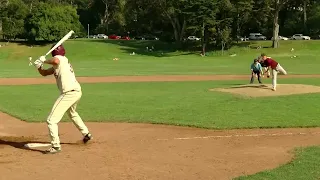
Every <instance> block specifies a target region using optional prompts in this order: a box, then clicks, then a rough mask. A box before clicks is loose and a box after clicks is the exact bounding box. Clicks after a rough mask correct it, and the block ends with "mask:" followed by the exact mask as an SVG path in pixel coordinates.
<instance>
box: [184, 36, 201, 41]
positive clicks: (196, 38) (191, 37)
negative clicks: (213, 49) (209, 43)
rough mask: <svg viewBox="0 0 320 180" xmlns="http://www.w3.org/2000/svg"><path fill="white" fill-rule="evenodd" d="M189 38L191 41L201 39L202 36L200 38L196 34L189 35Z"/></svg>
mask: <svg viewBox="0 0 320 180" xmlns="http://www.w3.org/2000/svg"><path fill="white" fill-rule="evenodd" d="M187 39H188V40H190V41H200V38H198V37H196V36H189V37H188V38H187Z"/></svg>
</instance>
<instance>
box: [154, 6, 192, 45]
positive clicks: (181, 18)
mask: <svg viewBox="0 0 320 180" xmlns="http://www.w3.org/2000/svg"><path fill="white" fill-rule="evenodd" d="M190 1H193V0H190ZM152 2H153V1H151V3H152ZM187 3H188V1H187V0H155V2H154V3H153V6H155V7H157V9H158V11H159V12H160V14H161V16H162V17H163V18H164V20H166V21H168V20H169V22H170V23H171V25H172V28H173V33H174V38H175V40H176V42H177V43H180V42H181V41H182V39H183V37H184V33H185V30H186V26H187V16H186V14H185V8H186V5H187Z"/></svg>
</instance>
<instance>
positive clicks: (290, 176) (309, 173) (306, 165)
mask: <svg viewBox="0 0 320 180" xmlns="http://www.w3.org/2000/svg"><path fill="white" fill-rule="evenodd" d="M295 153H296V156H295V158H294V160H292V161H291V162H290V163H288V164H285V165H283V166H280V167H278V168H276V169H273V170H269V171H263V172H260V173H257V174H254V175H250V176H242V177H238V178H235V179H234V180H316V179H320V147H308V148H299V149H297V150H296V152H295Z"/></svg>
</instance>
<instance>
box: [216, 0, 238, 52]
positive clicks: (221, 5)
mask: <svg viewBox="0 0 320 180" xmlns="http://www.w3.org/2000/svg"><path fill="white" fill-rule="evenodd" d="M234 11H235V8H234V6H233V4H231V2H230V1H229V0H219V1H218V12H217V15H216V31H217V37H216V39H217V44H220V45H221V50H222V52H223V51H224V49H225V47H226V46H227V45H229V44H230V43H231V41H232V39H231V25H232V22H233V19H234V18H233V15H234Z"/></svg>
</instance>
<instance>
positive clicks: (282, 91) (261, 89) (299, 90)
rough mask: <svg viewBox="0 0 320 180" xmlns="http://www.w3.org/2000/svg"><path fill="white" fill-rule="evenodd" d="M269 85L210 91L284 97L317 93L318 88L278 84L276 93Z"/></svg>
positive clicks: (319, 88)
mask: <svg viewBox="0 0 320 180" xmlns="http://www.w3.org/2000/svg"><path fill="white" fill-rule="evenodd" d="M271 87H272V86H271V84H267V85H255V84H249V85H240V86H234V87H229V88H216V89H210V91H220V92H227V93H232V94H236V95H242V96H249V97H265V96H286V95H294V94H308V93H319V92H320V87H319V86H313V85H305V84H278V85H277V91H272V89H271Z"/></svg>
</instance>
